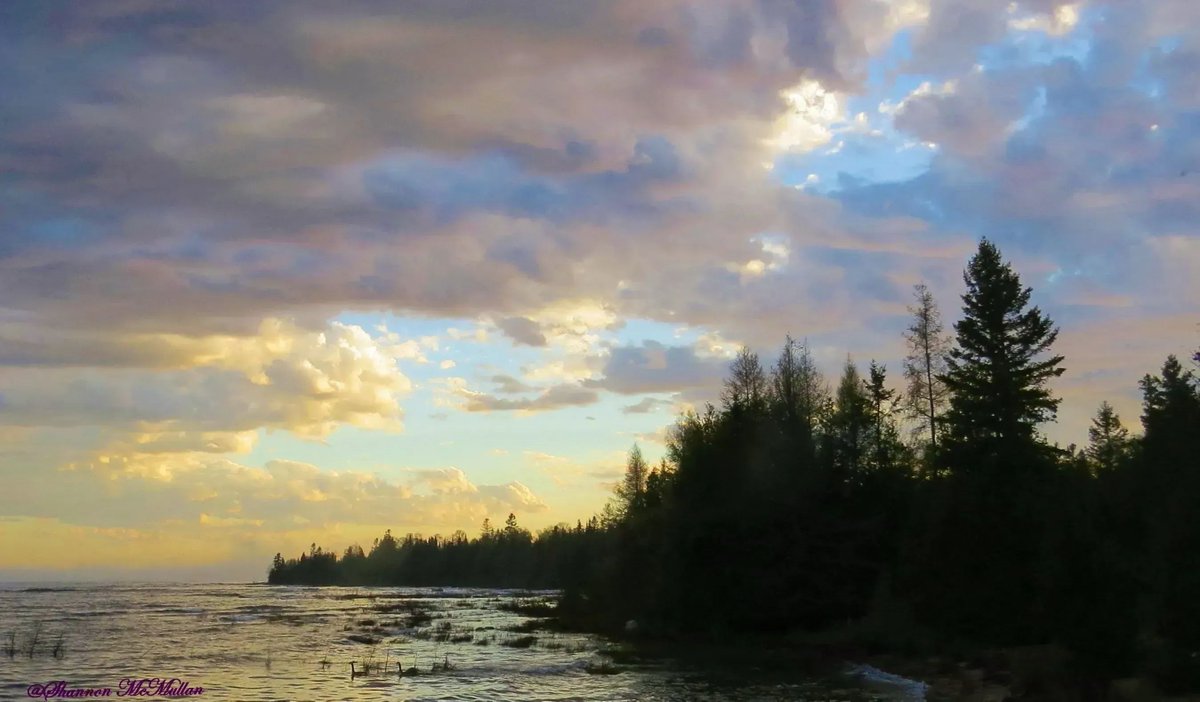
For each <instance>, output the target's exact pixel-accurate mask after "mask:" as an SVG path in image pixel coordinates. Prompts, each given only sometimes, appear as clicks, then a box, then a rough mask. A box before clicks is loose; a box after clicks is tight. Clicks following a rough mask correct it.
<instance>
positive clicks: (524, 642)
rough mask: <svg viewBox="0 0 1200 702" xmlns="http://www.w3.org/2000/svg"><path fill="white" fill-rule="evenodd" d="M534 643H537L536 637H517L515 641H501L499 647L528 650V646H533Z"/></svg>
mask: <svg viewBox="0 0 1200 702" xmlns="http://www.w3.org/2000/svg"><path fill="white" fill-rule="evenodd" d="M535 643H537V637H536V636H518V637H517V638H515V639H508V640H507V641H501V642H500V645H501V646H507V647H509V648H529V647H530V646H532V645H534V644H535Z"/></svg>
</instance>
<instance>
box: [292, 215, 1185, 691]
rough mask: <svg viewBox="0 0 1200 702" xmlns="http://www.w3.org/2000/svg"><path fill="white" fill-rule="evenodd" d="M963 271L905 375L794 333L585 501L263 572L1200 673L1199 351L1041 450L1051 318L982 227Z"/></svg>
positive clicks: (694, 633)
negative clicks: (1120, 412) (557, 594)
mask: <svg viewBox="0 0 1200 702" xmlns="http://www.w3.org/2000/svg"><path fill="white" fill-rule="evenodd" d="M964 280H965V282H966V292H965V293H964V295H963V297H962V311H961V317H960V318H959V319H958V321H956V322H954V323H953V325H952V326H951V329H947V328H945V325H944V324H943V321H942V316H941V313H940V310H939V308H938V305H937V304H936V301H935V299H934V296H933V295H932V293H931V292H930V291H929V290H928V289H926V288H925V287H924V286H917V287H916V289H915V291H914V298H913V303H912V305H911V307H910V312H911V315H912V317H911V326H910V327H909V328H908V331H907V332H906V334H905V340H906V342H907V345H908V350H909V354H908V357H907V359H906V360H905V362H904V366H903V368H902V369H900V372H899V373H897V374H896V375H898V376H900V377H901V378H902V379H903V382H902V383H893V382H892V378H891V376H890V375H889V373H888V369H886V368H885V367H883V366H882V365H879V364H877V363H875V362H871V363H869V364H868V365H867V367H866V368H865V369H860V368H859V367H857V366H856V365H855V364H854V363H853V362H851V361H850V360H847V362H846V364H845V367H844V369H843V371H842V373H841V375H840V378H838V379H836V381H834V382H832V383H830V382H828V381H827V380H826V379H825V378H823V377H822V375H821V373H820V372H819V371H818V369H817V365H816V363H815V362H814V359H813V356H812V354H811V352H810V350H809V349H808V348H807V347H806V345H805V344H804V343H800V342H797V341H796V340H794V339H792V338H791V337H788V338H786V340H785V341H784V342H783V344H782V348H781V349H780V351H779V354H778V357H777V358H776V359H774V361H773V362H768V363H764V362H763V361H761V360H760V359H759V357H758V356H757V355H755V354H754V353H752V352H750V351H749V350H746V349H743V350H742V351H741V352H740V353H739V355H738V356H737V357H736V359H735V360H734V361H733V363H732V364H731V367H730V370H729V374H728V377H727V379H726V380H725V384H724V391H723V393H722V395H721V397H720V398H719V401H718V402H717V403H716V404H709V405H708V406H706V407H705V408H704V409H703V410H701V411H692V412H688V413H685V414H684V415H682V416H681V417H680V418H679V419H678V421H677V422H676V424H675V425H674V427H673V428H672V429H671V431H670V433H669V439H668V442H667V455H666V458H665V459H664V460H663V461H662V462H661V463H659V464H658V465H654V466H652V465H648V464H647V462H646V461H645V460H644V459H643V457H642V454H641V452H640V450H639V449H638V448H637V447H636V446H635V447H634V448H633V449H632V450H631V452H630V454H629V458H628V462H627V465H626V471H625V475H624V479H623V481H622V482H621V483H620V484H619V486H618V487H617V488H616V490H615V494H614V496H613V499H612V500H611V502H610V503H609V505H608V506H607V507H606V508H605V510H604V512H603V513H602V514H600V515H597V516H594V517H592V518H590V519H588V520H587V521H586V522H582V521H581V522H578V523H577V524H576V525H575V526H573V527H570V526H566V525H560V526H557V527H553V528H549V529H546V530H544V531H542V532H540V533H538V534H537V535H536V536H535V535H533V534H531V533H530V532H529V531H527V530H525V529H523V528H521V527H520V526H519V525H518V524H517V519H516V516H515V515H510V516H509V519H508V520H507V522H506V524H505V525H504V526H502V527H498V528H493V527H492V526H491V525H490V524H489V523H487V522H485V524H484V527H483V531H482V533H481V534H480V536H478V537H477V538H468V537H467V535H466V534H465V533H463V532H458V533H456V534H455V535H453V536H452V537H450V538H443V537H440V536H435V537H419V536H413V535H409V536H406V537H403V538H400V539H397V538H395V537H393V536H392V535H391V533H390V532H389V533H387V534H385V535H384V536H383V537H382V538H380V539H377V540H376V542H375V544H374V545H373V546H372V548H371V549H370V551H369V553H367V552H364V550H363V549H362V548H359V547H357V546H352V547H350V548H348V549H346V551H345V552H344V553H343V554H341V555H340V556H339V555H338V554H336V553H334V552H326V551H323V550H322V549H321V548H319V547H317V546H316V545H315V544H314V545H313V547H312V549H311V550H310V551H309V553H306V554H302V555H301V556H300V557H299V558H295V559H284V558H283V556H282V555H276V557H275V562H274V563H273V564H272V567H271V570H270V574H269V582H271V583H276V584H390V585H481V586H511V587H552V588H560V589H562V590H563V595H562V602H561V604H560V610H561V611H562V612H563V614H564V616H568V615H569V616H573V617H575V618H576V619H577V620H578V621H581V622H587V623H588V624H589V625H590V626H592V627H593V628H596V629H598V630H605V629H616V628H618V627H619V625H620V623H621V622H625V621H626V620H629V619H635V620H637V621H638V622H639V626H640V627H641V628H642V630H643V631H645V632H647V634H649V635H655V636H661V637H682V636H687V637H719V636H723V635H726V634H729V633H747V632H749V633H755V634H783V633H787V632H795V631H827V630H830V629H834V628H838V627H842V628H845V627H847V626H851V627H853V628H854V630H855V631H857V632H858V635H859V636H860V638H862V639H864V640H868V641H872V642H875V643H877V644H878V645H879V646H880V647H884V648H890V649H894V650H900V651H904V650H912V651H920V650H925V649H926V647H928V646H931V645H932V646H936V645H947V643H948V642H971V643H972V644H977V645H991V646H1022V645H1041V644H1053V645H1055V646H1057V647H1059V648H1061V649H1062V650H1065V651H1067V652H1069V655H1070V666H1071V667H1072V669H1074V670H1076V671H1078V673H1079V674H1080V675H1085V676H1092V677H1095V678H1103V679H1109V678H1114V677H1121V676H1124V675H1128V674H1133V673H1135V672H1136V673H1139V674H1146V675H1150V676H1152V677H1153V678H1154V679H1155V680H1156V681H1157V682H1158V684H1159V685H1161V686H1162V687H1163V688H1164V689H1166V690H1168V691H1171V690H1188V689H1191V690H1194V689H1198V688H1200V517H1198V516H1197V514H1196V512H1195V508H1196V506H1197V505H1200V380H1198V379H1197V375H1196V371H1195V370H1194V369H1193V368H1192V367H1190V366H1195V365H1200V351H1196V352H1195V354H1194V355H1193V356H1191V357H1190V358H1185V360H1184V361H1182V362H1181V361H1180V360H1179V357H1177V356H1175V355H1168V356H1166V359H1165V361H1164V362H1163V363H1162V365H1161V368H1158V369H1154V371H1153V372H1151V373H1149V374H1147V375H1145V376H1144V377H1143V378H1142V379H1141V380H1140V390H1141V395H1142V412H1141V417H1140V424H1141V431H1140V432H1136V433H1135V432H1131V431H1130V429H1129V428H1127V427H1126V425H1125V423H1124V421H1123V420H1122V418H1120V417H1118V416H1117V414H1116V412H1115V411H1114V409H1113V408H1112V406H1111V405H1109V404H1108V403H1107V402H1106V403H1103V404H1102V405H1101V406H1100V407H1099V408H1098V409H1097V411H1096V414H1095V417H1094V419H1093V420H1092V426H1091V428H1090V430H1089V432H1088V434H1089V437H1088V442H1087V443H1086V445H1085V446H1083V447H1082V448H1079V447H1076V446H1075V445H1071V446H1067V447H1065V448H1064V447H1061V446H1058V445H1052V444H1051V443H1050V442H1049V441H1048V440H1047V439H1046V437H1045V435H1044V434H1043V433H1042V431H1041V428H1043V427H1044V425H1045V424H1046V423H1048V422H1053V421H1054V420H1055V416H1056V412H1057V408H1058V405H1059V398H1057V397H1056V396H1055V393H1054V391H1053V388H1052V382H1053V380H1054V379H1055V378H1057V377H1058V376H1060V375H1061V374H1062V373H1063V372H1064V369H1065V368H1066V366H1065V365H1064V363H1065V359H1064V358H1063V357H1062V356H1060V355H1056V354H1055V353H1054V350H1053V347H1054V342H1055V339H1056V337H1057V335H1058V329H1057V328H1056V327H1055V325H1054V323H1053V322H1052V321H1051V320H1050V319H1049V318H1048V317H1047V315H1045V314H1044V313H1043V312H1042V311H1041V310H1040V309H1039V308H1037V307H1036V306H1033V305H1032V304H1031V302H1030V296H1031V289H1030V288H1029V287H1026V286H1025V285H1023V284H1022V282H1021V280H1020V277H1019V276H1018V274H1017V273H1016V272H1015V271H1014V270H1013V268H1012V266H1011V265H1010V264H1009V263H1008V262H1006V261H1005V260H1004V259H1003V257H1002V255H1001V253H1000V251H999V250H998V249H997V248H996V247H995V246H994V245H993V244H992V243H991V242H989V241H987V240H986V239H985V240H983V241H981V242H980V244H979V248H978V250H977V252H976V253H975V254H974V256H973V257H972V258H971V260H970V261H969V263H968V265H967V268H966V270H965V271H964ZM714 399H716V398H714ZM931 642H932V643H931Z"/></svg>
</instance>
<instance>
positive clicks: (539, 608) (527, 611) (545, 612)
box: [496, 599, 558, 617]
mask: <svg viewBox="0 0 1200 702" xmlns="http://www.w3.org/2000/svg"><path fill="white" fill-rule="evenodd" d="M496 609H499V610H501V611H503V612H512V613H513V614H520V615H523V616H526V617H550V616H553V615H555V614H556V613H557V612H558V604H557V603H554V602H550V601H547V600H544V599H542V600H534V601H532V602H530V601H529V600H516V599H514V600H508V601H506V602H500V603H499V604H498V605H496Z"/></svg>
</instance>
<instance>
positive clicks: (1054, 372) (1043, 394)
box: [942, 239, 1064, 468]
mask: <svg viewBox="0 0 1200 702" xmlns="http://www.w3.org/2000/svg"><path fill="white" fill-rule="evenodd" d="M963 278H964V280H965V282H966V284H967V291H966V293H965V294H964V295H963V318H962V319H961V320H960V321H958V322H957V323H955V325H954V330H955V332H956V333H957V345H956V346H955V348H953V349H952V350H951V351H950V354H949V356H948V357H947V359H946V365H947V372H946V374H945V375H944V376H943V377H942V380H943V382H944V383H945V384H946V387H947V388H948V389H949V390H950V393H951V398H950V408H949V410H948V412H947V413H946V417H945V420H946V428H947V429H948V433H949V436H948V437H947V439H948V440H950V441H951V442H953V443H954V444H955V445H956V447H958V448H962V447H966V446H970V447H972V448H973V449H974V450H973V453H974V454H975V455H976V456H977V457H979V456H981V455H982V456H991V457H999V456H1002V455H1007V456H1013V455H1016V452H1020V451H1021V450H1022V449H1027V448H1029V447H1031V446H1032V445H1035V444H1037V443H1038V438H1037V433H1036V428H1037V425H1038V424H1040V423H1042V422H1046V421H1051V420H1053V419H1054V418H1055V414H1056V412H1057V409H1058V402H1059V400H1058V398H1056V397H1054V396H1053V395H1052V394H1051V393H1050V390H1049V388H1048V387H1047V383H1048V382H1049V380H1050V379H1051V378H1055V377H1057V376H1059V375H1062V373H1063V370H1064V369H1063V368H1062V367H1061V366H1060V365H1059V364H1061V363H1062V360H1063V357H1062V356H1050V357H1049V358H1043V357H1042V356H1043V355H1044V354H1045V353H1046V352H1047V351H1048V350H1049V349H1050V346H1051V345H1052V344H1053V343H1054V340H1055V339H1056V338H1057V337H1058V330H1057V329H1056V328H1055V327H1054V325H1053V323H1052V322H1051V321H1050V319H1049V318H1048V317H1047V316H1046V315H1045V314H1043V313H1042V311H1041V310H1040V309H1038V308H1037V307H1030V306H1029V296H1030V293H1031V292H1032V291H1031V289H1030V288H1028V287H1024V286H1023V285H1022V284H1021V279H1020V277H1018V276H1017V274H1016V272H1014V271H1013V269H1012V266H1010V265H1009V264H1008V263H1006V262H1004V261H1003V260H1002V259H1001V257H1000V251H999V250H998V249H997V248H996V246H995V245H994V244H992V243H991V242H990V241H988V240H987V239H983V240H982V241H981V242H980V243H979V250H978V252H977V253H976V254H975V256H974V257H972V258H971V261H970V263H969V264H968V265H967V270H966V271H965V272H964V274H963ZM956 467H958V468H961V466H956Z"/></svg>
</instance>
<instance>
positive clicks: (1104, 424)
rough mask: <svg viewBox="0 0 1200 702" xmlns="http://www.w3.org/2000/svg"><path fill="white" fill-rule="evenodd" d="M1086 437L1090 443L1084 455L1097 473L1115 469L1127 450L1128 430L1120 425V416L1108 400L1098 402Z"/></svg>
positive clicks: (1128, 443) (1128, 442)
mask: <svg viewBox="0 0 1200 702" xmlns="http://www.w3.org/2000/svg"><path fill="white" fill-rule="evenodd" d="M1088 438H1089V439H1090V440H1091V443H1090V444H1089V445H1088V447H1087V449H1086V451H1085V455H1086V456H1087V459H1088V462H1089V463H1090V464H1091V466H1092V469H1093V470H1095V471H1096V472H1097V473H1104V472H1111V471H1113V470H1116V469H1117V468H1119V467H1120V465H1121V462H1122V461H1123V460H1124V458H1125V456H1126V455H1127V454H1128V452H1129V446H1130V440H1129V430H1128V429H1126V428H1125V427H1123V426H1121V418H1120V417H1119V416H1117V412H1116V410H1114V409H1113V406H1112V405H1110V404H1108V402H1102V403H1101V404H1100V409H1099V410H1098V411H1097V412H1096V417H1095V419H1093V420H1092V426H1091V427H1089V428H1088Z"/></svg>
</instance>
